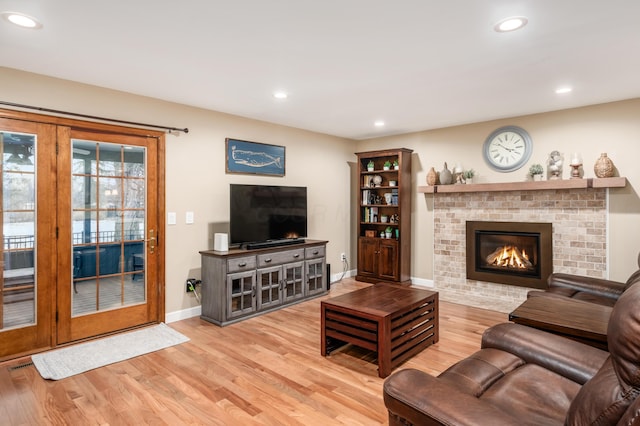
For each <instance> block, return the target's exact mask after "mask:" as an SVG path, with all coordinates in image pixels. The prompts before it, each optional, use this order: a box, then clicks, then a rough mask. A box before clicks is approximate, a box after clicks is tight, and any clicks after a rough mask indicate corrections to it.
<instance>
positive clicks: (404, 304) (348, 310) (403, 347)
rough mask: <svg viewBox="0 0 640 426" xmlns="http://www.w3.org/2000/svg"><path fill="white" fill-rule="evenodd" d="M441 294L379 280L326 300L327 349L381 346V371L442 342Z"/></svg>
mask: <svg viewBox="0 0 640 426" xmlns="http://www.w3.org/2000/svg"><path fill="white" fill-rule="evenodd" d="M438 325H439V321H438V293H437V292H435V291H428V290H421V289H417V288H413V287H407V286H401V285H397V284H388V283H378V284H375V285H372V286H370V287H366V288H363V289H360V290H356V291H354V292H351V293H347V294H343V295H341V296H337V297H333V298H331V299H327V300H325V301H323V302H322V303H321V329H322V337H321V354H322V355H323V356H327V355H329V354H330V353H331V352H332V351H334V350H336V349H338V348H339V347H341V346H344V345H345V344H347V343H351V344H353V345H356V346H358V347H361V348H365V349H369V350H372V351H376V352H377V355H378V375H379V376H380V377H387V376H388V375H389V374H391V370H393V369H394V368H396V367H397V366H398V365H400V364H401V363H402V362H404V361H406V360H407V359H409V358H411V357H412V356H414V355H415V354H417V353H418V352H420V351H422V350H423V349H424V348H426V347H427V346H430V345H432V344H433V343H436V342H437V341H438V339H439V332H438Z"/></svg>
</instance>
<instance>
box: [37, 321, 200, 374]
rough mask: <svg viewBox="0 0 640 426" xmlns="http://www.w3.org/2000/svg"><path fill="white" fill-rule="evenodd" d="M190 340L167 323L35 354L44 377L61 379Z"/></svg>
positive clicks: (39, 369) (38, 367)
mask: <svg viewBox="0 0 640 426" xmlns="http://www.w3.org/2000/svg"><path fill="white" fill-rule="evenodd" d="M187 341H189V338H188V337H186V336H184V335H183V334H181V333H178V332H177V331H175V330H173V329H172V328H170V327H169V326H167V325H166V324H164V323H161V324H158V325H156V326H153V327H147V328H143V329H141V330H136V331H131V332H128V333H122V334H117V335H115V336H111V337H105V338H104V339H99V340H94V341H91V342H86V343H79V344H77V345H73V346H69V347H66V348H62V349H56V350H53V351H49V352H44V353H41V354H37V355H33V356H32V357H31V360H32V361H33V364H34V365H35V366H36V368H37V369H38V372H39V373H40V375H41V376H42V377H43V378H44V379H51V380H60V379H64V378H66V377H70V376H73V375H76V374H80V373H84V372H85V371H89V370H93V369H95V368H99V367H103V366H105V365H109V364H113V363H115V362H120V361H124V360H126V359H130V358H134V357H137V356H140V355H144V354H147V353H151V352H155V351H158V350H160V349H165V348H168V347H170V346H174V345H178V344H180V343H184V342H187Z"/></svg>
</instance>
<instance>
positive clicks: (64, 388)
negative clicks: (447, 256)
mask: <svg viewBox="0 0 640 426" xmlns="http://www.w3.org/2000/svg"><path fill="white" fill-rule="evenodd" d="M367 285H368V284H364V283H359V282H356V281H354V280H352V279H344V280H343V281H342V282H340V283H334V284H333V285H332V288H331V292H330V294H329V295H328V296H323V297H321V298H316V299H313V300H310V301H305V302H303V303H300V304H297V305H294V306H290V307H287V308H285V309H281V310H279V311H276V312H273V313H269V314H265V315H262V316H259V317H257V318H252V319H249V320H246V321H243V322H240V323H237V324H232V325H229V326H226V327H218V326H216V325H213V324H210V323H208V322H205V321H202V320H200V319H199V318H190V319H187V320H183V321H179V322H174V323H171V324H170V326H171V327H172V328H174V329H175V330H178V331H180V332H181V333H183V334H185V335H186V336H188V337H189V338H190V339H191V340H190V341H189V342H187V343H184V344H181V345H178V346H174V347H171V348H168V349H164V350H161V351H158V352H154V353H151V354H148V355H144V356H140V357H137V358H134V359H131V360H127V361H123V362H120V363H117V364H112V365H110V366H106V367H103V368H99V369H96V370H93V371H89V372H87V373H84V374H80V375H77V376H73V377H70V378H68V379H64V380H61V381H46V380H43V379H42V378H41V377H40V375H39V374H38V372H37V370H36V369H35V367H33V366H32V365H31V366H24V367H22V368H16V367H17V366H20V365H24V364H25V362H28V361H29V359H28V358H23V359H21V360H14V361H11V362H5V363H3V364H0V419H2V420H0V423H2V424H10V425H93V424H96V425H98V424H100V425H105V424H109V425H128V424H136V425H139V424H154V425H182V424H190V425H193V424H196V425H200V424H203V425H376V424H387V411H386V410H385V407H384V403H383V401H382V384H383V381H384V380H383V379H380V378H379V377H378V374H377V367H376V365H375V364H374V363H372V362H371V361H372V360H373V359H374V357H375V353H371V352H368V351H365V350H361V349H358V348H355V347H347V348H345V349H342V350H340V351H337V352H334V353H333V354H332V355H331V356H329V357H327V358H325V357H322V356H321V355H320V301H321V300H322V299H323V298H326V297H332V296H336V295H339V294H343V293H345V292H348V291H353V290H356V289H358V288H362V287H364V286H367ZM505 321H507V316H506V314H504V313H499V312H494V311H489V310H484V309H478V308H472V307H467V306H463V305H456V304H453V303H447V302H441V303H440V341H439V342H438V343H437V344H435V345H432V346H430V347H428V348H427V349H425V350H424V351H422V352H421V353H419V354H418V355H416V356H415V357H413V358H412V359H410V360H408V361H407V362H406V363H404V364H403V365H401V366H400V367H399V368H398V369H402V368H408V367H412V368H418V369H421V370H424V371H427V372H429V373H432V374H438V373H440V372H441V371H443V370H444V369H446V368H447V367H448V366H450V365H451V364H453V363H455V362H456V361H458V360H460V359H462V358H464V357H465V356H468V355H469V354H471V353H473V352H475V351H476V350H478V349H479V346H480V338H481V335H482V332H483V331H484V330H485V329H486V328H487V327H489V326H491V325H493V324H496V323H499V322H505ZM396 371H397V370H396Z"/></svg>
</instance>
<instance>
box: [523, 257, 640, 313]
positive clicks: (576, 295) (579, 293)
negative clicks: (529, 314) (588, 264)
mask: <svg viewBox="0 0 640 426" xmlns="http://www.w3.org/2000/svg"><path fill="white" fill-rule="evenodd" d="M638 267H640V255H638ZM639 281H640V269H638V270H637V271H636V272H634V273H633V274H631V276H630V277H629V278H628V279H627V281H626V282H624V283H622V282H618V281H611V280H605V279H602V278H593V277H584V276H580V275H572V274H562V273H553V274H551V275H549V279H548V281H547V282H548V284H549V288H548V289H547V290H545V291H540V290H531V291H530V292H529V293H528V294H527V297H560V298H567V297H568V298H571V299H574V300H582V301H584V302H590V303H597V304H599V305H604V306H613V305H614V304H615V303H616V301H617V300H618V298H619V297H620V296H621V295H622V293H623V292H624V291H625V290H626V289H628V288H629V287H631V286H632V285H633V284H635V283H636V282H639Z"/></svg>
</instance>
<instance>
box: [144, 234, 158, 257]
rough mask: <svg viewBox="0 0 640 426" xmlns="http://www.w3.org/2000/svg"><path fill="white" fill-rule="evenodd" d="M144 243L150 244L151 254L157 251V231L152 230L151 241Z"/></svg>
mask: <svg viewBox="0 0 640 426" xmlns="http://www.w3.org/2000/svg"><path fill="white" fill-rule="evenodd" d="M144 241H145V242H147V243H149V253H151V254H153V253H154V252H155V250H156V231H154V230H153V229H150V230H149V239H148V240H144Z"/></svg>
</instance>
